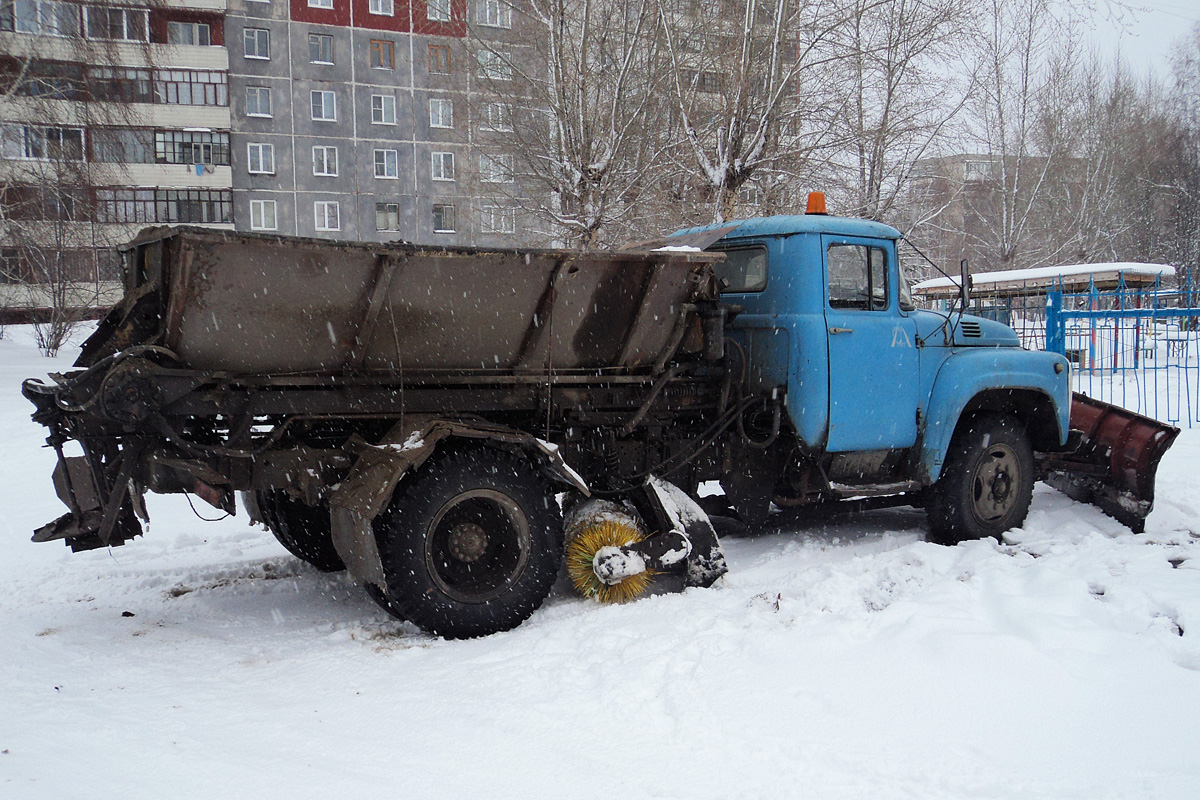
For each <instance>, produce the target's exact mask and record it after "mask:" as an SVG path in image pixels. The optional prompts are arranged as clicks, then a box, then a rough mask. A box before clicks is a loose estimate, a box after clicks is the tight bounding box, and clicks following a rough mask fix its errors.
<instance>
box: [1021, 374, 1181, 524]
mask: <svg viewBox="0 0 1200 800" xmlns="http://www.w3.org/2000/svg"><path fill="white" fill-rule="evenodd" d="M1076 431H1078V432H1079V433H1080V434H1082V438H1080V439H1079V444H1078V446H1077V447H1075V448H1074V449H1073V450H1072V451H1070V452H1067V453H1051V454H1047V455H1046V456H1045V457H1044V459H1043V461H1042V468H1043V470H1044V471H1045V481H1046V483H1048V484H1050V485H1051V486H1053V487H1054V488H1055V489H1058V490H1059V491H1060V492H1062V493H1063V494H1065V495H1067V496H1068V497H1070V498H1072V499H1074V500H1078V501H1080V502H1083V503H1091V504H1092V505H1095V506H1098V507H1099V508H1100V509H1101V510H1102V511H1103V512H1104V513H1106V514H1108V515H1109V516H1111V517H1113V518H1115V519H1117V520H1118V521H1120V522H1121V523H1123V524H1125V525H1128V526H1129V528H1130V529H1131V530H1132V531H1133V532H1134V533H1141V532H1142V530H1143V529H1144V528H1145V525H1146V516H1147V515H1148V514H1149V513H1150V510H1151V509H1152V508H1154V475H1155V473H1156V472H1157V471H1158V462H1159V460H1160V459H1161V458H1162V457H1163V453H1165V452H1167V450H1168V449H1169V448H1170V447H1171V444H1172V443H1174V441H1175V437H1176V436H1178V435H1179V429H1178V428H1176V427H1173V426H1171V425H1167V424H1166V423H1164V422H1159V421H1158V420H1156V419H1151V418H1150V417H1144V416H1142V415H1141V414H1136V413H1134V412H1132V411H1128V410H1126V409H1124V408H1120V407H1119V406H1114V405H1109V404H1108V403H1102V402H1100V401H1099V400H1094V399H1092V398H1090V397H1087V396H1085V395H1082V394H1079V393H1078V392H1076V393H1075V394H1074V396H1073V398H1072V400H1071V432H1072V439H1076V438H1077V436H1078V434H1076V433H1075V432H1076Z"/></svg>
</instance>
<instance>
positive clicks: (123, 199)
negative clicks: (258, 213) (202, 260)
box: [96, 189, 233, 224]
mask: <svg viewBox="0 0 1200 800" xmlns="http://www.w3.org/2000/svg"><path fill="white" fill-rule="evenodd" d="M96 201H97V206H98V207H97V209H96V213H97V217H98V221H100V222H166V223H172V224H174V223H190V222H198V223H203V224H211V223H226V224H228V223H230V222H233V193H232V192H231V191H230V190H229V189H97V190H96Z"/></svg>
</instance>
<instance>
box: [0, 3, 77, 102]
mask: <svg viewBox="0 0 1200 800" xmlns="http://www.w3.org/2000/svg"><path fill="white" fill-rule="evenodd" d="M0 8H2V6H0ZM0 13H2V11H0ZM3 21H4V18H3V16H0V30H3V24H2V23H3ZM16 72H17V74H16V75H14V74H13V73H12V71H9V72H8V78H7V82H8V88H7V89H5V90H3V91H6V92H12V93H13V94H15V95H17V96H20V97H45V98H47V99H50V100H85V99H87V92H85V91H84V79H83V76H84V69H83V65H82V64H64V63H62V62H57V61H41V60H37V59H30V60H29V61H27V62H26V63H25V65H24V67H18V68H17V69H16Z"/></svg>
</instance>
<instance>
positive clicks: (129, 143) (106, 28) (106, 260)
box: [0, 0, 234, 283]
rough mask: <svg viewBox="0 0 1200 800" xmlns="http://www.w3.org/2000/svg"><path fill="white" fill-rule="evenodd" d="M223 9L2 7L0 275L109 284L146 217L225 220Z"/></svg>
mask: <svg viewBox="0 0 1200 800" xmlns="http://www.w3.org/2000/svg"><path fill="white" fill-rule="evenodd" d="M225 12H226V9H225V0H152V2H149V3H142V4H139V3H137V2H130V3H127V4H126V3H120V2H118V3H116V4H112V5H108V4H105V5H100V4H96V3H90V2H81V3H74V2H66V0H3V1H2V2H0V248H2V249H0V256H2V260H3V263H2V266H3V273H2V275H3V277H2V278H0V280H2V281H4V282H6V283H14V282H35V283H36V282H43V283H44V282H46V281H53V280H61V279H62V278H63V275H64V271H65V272H66V273H67V274H69V275H70V277H71V278H72V279H74V280H80V281H85V282H86V281H89V280H96V281H99V280H101V279H112V278H114V277H115V269H114V267H113V264H112V261H111V246H112V245H113V244H115V243H119V242H121V241H126V240H128V239H129V238H130V237H131V236H133V235H134V234H135V233H136V232H137V231H138V230H140V229H141V228H143V227H146V226H147V225H153V224H176V223H187V224H192V223H195V224H205V225H215V226H221V227H232V226H233V219H234V218H233V196H232V174H231V169H230V114H229V91H228V88H229V87H228V78H227V73H228V66H229V64H228V56H227V53H226V48H225V46H224V44H225Z"/></svg>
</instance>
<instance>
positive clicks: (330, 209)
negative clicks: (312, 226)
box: [313, 200, 342, 231]
mask: <svg viewBox="0 0 1200 800" xmlns="http://www.w3.org/2000/svg"><path fill="white" fill-rule="evenodd" d="M340 210H341V209H340V207H339V206H338V203H337V201H336V200H318V201H316V202H315V203H313V218H314V219H315V221H316V225H317V230H319V231H340V230H341V229H342V221H341V217H340V215H339V212H340Z"/></svg>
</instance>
